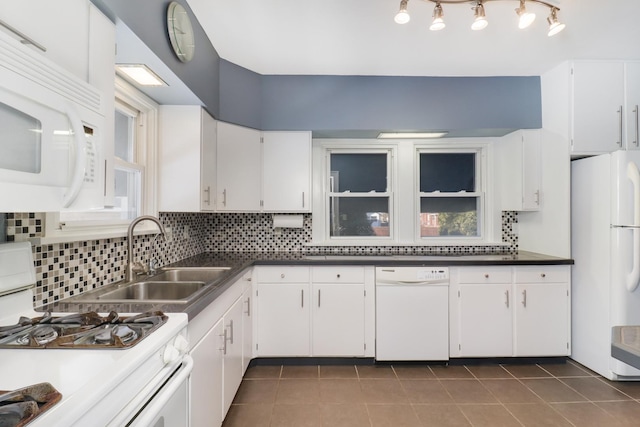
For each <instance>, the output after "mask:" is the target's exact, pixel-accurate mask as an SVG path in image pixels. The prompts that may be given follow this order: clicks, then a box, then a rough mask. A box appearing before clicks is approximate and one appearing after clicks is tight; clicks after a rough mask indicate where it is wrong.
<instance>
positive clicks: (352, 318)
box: [311, 283, 365, 356]
mask: <svg viewBox="0 0 640 427" xmlns="http://www.w3.org/2000/svg"><path fill="white" fill-rule="evenodd" d="M311 288H312V289H311V293H312V306H313V309H312V310H313V311H312V336H313V344H312V355H313V356H364V343H365V337H364V306H365V301H364V298H365V297H364V284H362V283H354V284H346V283H343V284H332V283H327V284H315V283H314V284H313V285H312V287H311Z"/></svg>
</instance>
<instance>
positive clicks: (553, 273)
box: [515, 265, 570, 283]
mask: <svg viewBox="0 0 640 427" xmlns="http://www.w3.org/2000/svg"><path fill="white" fill-rule="evenodd" d="M569 277H570V269H569V267H568V266H564V265H536V266H531V267H517V268H516V272H515V282H516V283H563V282H568V281H569Z"/></svg>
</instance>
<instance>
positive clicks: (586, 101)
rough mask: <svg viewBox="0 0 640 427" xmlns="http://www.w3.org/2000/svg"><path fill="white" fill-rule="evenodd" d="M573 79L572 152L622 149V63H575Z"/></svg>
mask: <svg viewBox="0 0 640 427" xmlns="http://www.w3.org/2000/svg"><path fill="white" fill-rule="evenodd" d="M572 77H573V117H572V128H573V131H572V136H571V139H572V150H573V152H574V153H597V152H612V151H615V150H618V149H620V148H622V147H623V142H622V137H623V135H622V133H623V129H622V120H623V117H622V115H623V114H624V113H623V111H622V108H623V103H624V84H623V82H624V65H623V63H622V62H613V61H611V62H604V61H603V62H595V61H594V62H591V61H584V62H583V61H576V62H575V63H574V64H573V75H572Z"/></svg>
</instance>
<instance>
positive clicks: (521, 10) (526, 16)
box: [516, 0, 536, 30]
mask: <svg viewBox="0 0 640 427" xmlns="http://www.w3.org/2000/svg"><path fill="white" fill-rule="evenodd" d="M516 13H517V14H518V28H520V29H521V30H522V29H524V28H527V27H528V26H529V25H531V24H533V21H535V19H536V14H535V13H533V12H529V11H528V10H527V7H526V6H525V5H524V0H520V7H518V8H517V9H516Z"/></svg>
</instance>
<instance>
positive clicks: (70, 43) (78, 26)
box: [0, 0, 114, 81]
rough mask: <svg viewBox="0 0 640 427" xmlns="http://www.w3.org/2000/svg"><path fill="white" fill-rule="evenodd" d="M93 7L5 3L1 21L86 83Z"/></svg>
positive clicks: (39, 0) (42, 1)
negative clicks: (90, 14) (90, 10)
mask: <svg viewBox="0 0 640 427" xmlns="http://www.w3.org/2000/svg"><path fill="white" fill-rule="evenodd" d="M90 6H91V3H90V2H89V0H65V1H50V0H20V1H13V2H3V3H2V8H0V20H1V21H3V22H5V23H6V24H8V25H10V26H11V27H13V28H14V29H15V30H17V31H19V32H20V33H22V34H24V35H25V36H26V37H28V38H29V39H30V40H33V41H34V42H35V43H37V44H39V45H41V46H42V47H43V48H44V49H45V50H44V51H43V50H41V49H39V48H37V47H35V45H30V46H33V48H34V50H35V51H37V52H40V53H42V55H44V56H46V57H47V58H49V59H50V60H52V61H53V62H55V63H56V64H58V65H59V66H61V67H63V68H65V69H66V70H67V71H70V72H71V73H73V74H75V75H76V76H77V77H79V78H81V79H83V80H84V81H87V75H88V63H89V55H88V54H89V44H88V43H89V8H90ZM16 38H19V37H18V36H17V35H16ZM28 45H29V44H28ZM112 48H113V45H112ZM113 67H114V64H111V65H110V70H111V71H113V69H114V68H113Z"/></svg>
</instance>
